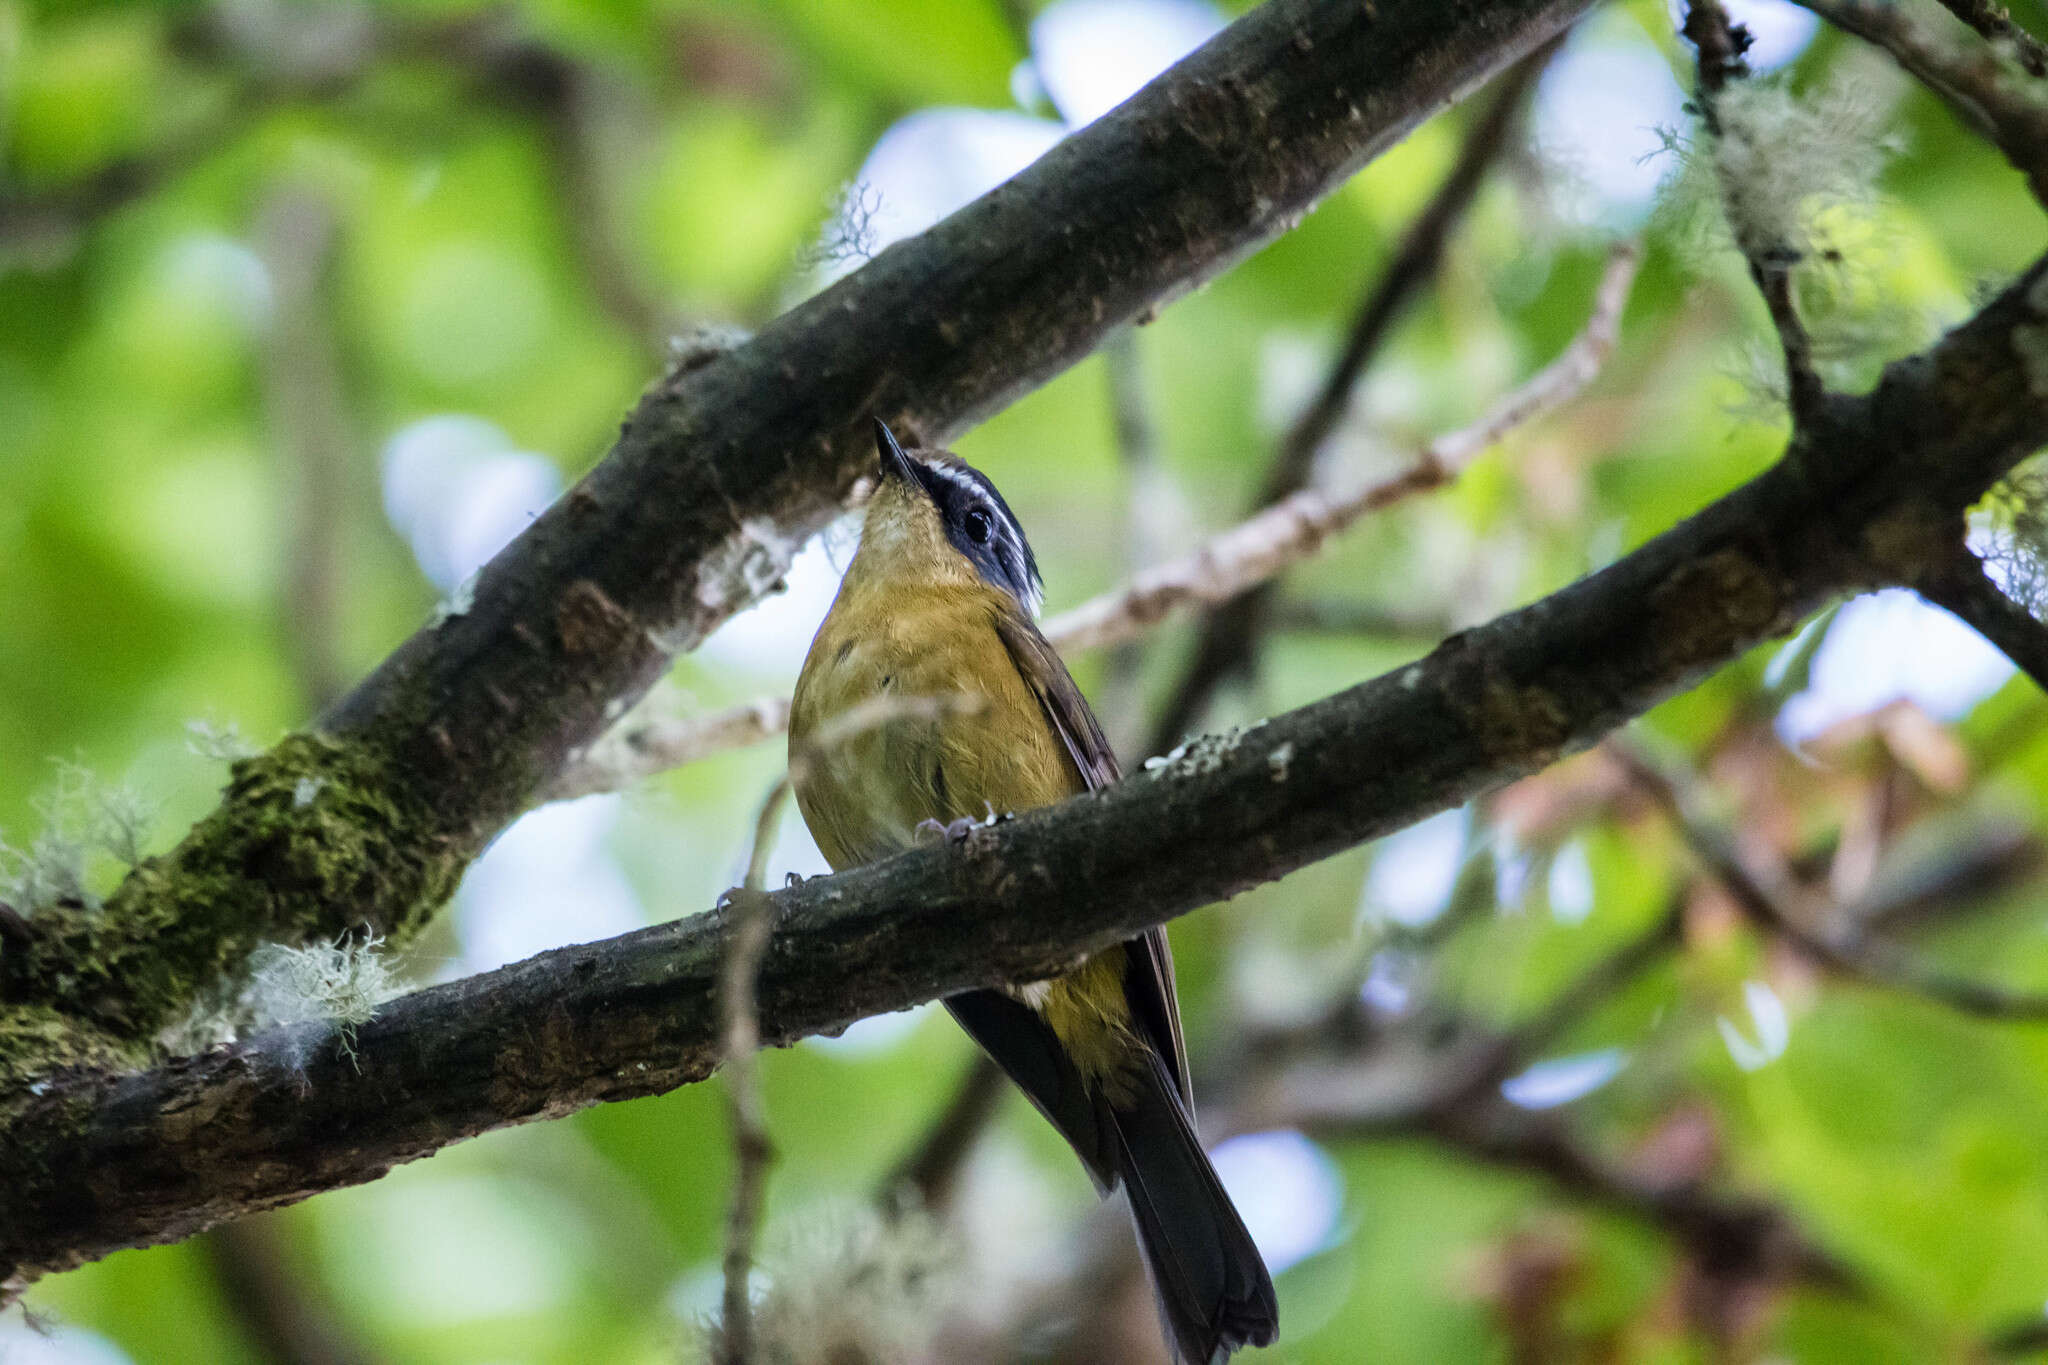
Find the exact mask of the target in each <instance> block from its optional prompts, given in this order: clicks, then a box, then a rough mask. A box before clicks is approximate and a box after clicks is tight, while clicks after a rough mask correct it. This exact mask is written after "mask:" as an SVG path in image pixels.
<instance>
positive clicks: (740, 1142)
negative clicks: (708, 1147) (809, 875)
mask: <svg viewBox="0 0 2048 1365" xmlns="http://www.w3.org/2000/svg"><path fill="white" fill-rule="evenodd" d="M981 706H982V700H981V698H979V697H969V696H938V697H898V696H879V697H871V698H869V699H868V700H867V701H864V702H862V703H860V704H859V705H857V706H853V707H849V708H848V709H847V710H845V711H843V712H841V713H840V714H839V715H837V716H835V717H834V718H833V719H832V720H830V721H828V722H827V723H826V724H824V725H822V726H820V727H819V728H818V732H817V734H816V735H814V736H813V737H812V739H811V741H810V743H808V744H807V745H805V746H804V747H803V748H802V749H800V750H799V751H797V752H795V753H792V754H791V755H790V759H789V769H788V771H787V772H785V773H784V774H783V775H782V776H781V777H779V778H777V779H776V780H775V784H774V785H773V786H772V787H770V788H769V789H768V795H767V796H766V797H764V798H763V799H762V801H761V811H760V814H759V815H757V816H756V817H755V818H754V841H753V846H752V850H751V852H750V853H749V854H748V856H747V876H746V882H745V884H744V885H742V886H741V887H739V888H737V889H736V890H734V891H733V892H731V893H729V899H728V901H727V905H728V907H729V908H730V910H731V912H732V916H733V919H732V930H731V942H730V945H729V946H728V947H727V949H726V954H725V960H724V962H723V963H722V964H721V965H720V970H719V1017H720V1020H721V1021H722V1026H723V1039H724V1042H723V1048H722V1052H723V1064H722V1069H723V1071H724V1073H725V1093H726V1102H727V1109H728V1112H729V1114H730V1116H731V1122H732V1140H733V1158H734V1162H733V1179H732V1202H731V1205H730V1206H729V1208H728V1210H727V1213H726V1220H725V1255H724V1272H725V1294H724V1304H723V1308H722V1313H721V1317H720V1321H719V1331H718V1350H717V1355H718V1360H719V1365H748V1362H749V1361H750V1360H751V1359H752V1354H753V1297H752V1294H751V1291H750V1289H749V1286H748V1283H747V1280H748V1276H749V1274H750V1273H751V1272H752V1270H753V1264H754V1243H755V1240H756V1238H757V1235H758V1233H759V1231H760V1224H761V1202H762V1196H763V1194H764V1193H765V1189H766V1183H767V1174H768V1163H769V1162H770V1161H772V1160H773V1159H774V1156H775V1146H774V1143H773V1142H772V1141H771V1140H770V1138H769V1134H768V1121H767V1116H766V1114H765V1112H764V1110H763V1107H762V1103H761V1088H760V1080H759V1077H758V1074H757V1070H756V1066H755V1053H756V1051H757V1050H758V1049H759V1048H760V1046H761V1024H760V1016H759V1013H758V1011H757V1009H756V1006H755V999H754V994H755V988H756V984H757V982H758V980H759V978H760V972H761V962H762V959H763V958H764V957H766V955H767V952H768V944H769V940H770V939H771V938H772V937H773V935H774V931H775V915H774V910H775V902H774V901H773V900H771V899H769V897H768V894H767V878H768V858H769V855H770V854H771V853H772V852H773V851H774V848H775V822H776V821H777V820H778V819H779V818H781V815H782V804H783V802H784V800H786V799H787V798H788V796H789V793H790V790H791V788H792V787H793V786H794V785H795V784H796V783H797V782H798V781H800V780H801V779H802V777H803V775H804V772H805V770H806V769H807V768H808V767H809V765H811V764H813V763H816V762H817V761H818V760H819V758H820V757H821V756H822V755H824V754H826V753H829V752H830V751H831V750H833V749H834V748H837V747H838V746H839V745H842V744H844V743H846V742H847V741H848V740H850V739H853V738H855V737H857V736H859V735H863V734H866V733H868V732H869V731H871V730H876V729H879V728H881V727H882V726H885V725H891V724H895V723H896V722H899V721H903V720H935V719H938V718H940V717H944V716H956V715H962V714H971V713H973V712H974V711H977V710H979V709H980V707H981Z"/></svg>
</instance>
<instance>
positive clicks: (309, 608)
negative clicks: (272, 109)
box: [257, 186, 354, 712]
mask: <svg viewBox="0 0 2048 1365" xmlns="http://www.w3.org/2000/svg"><path fill="white" fill-rule="evenodd" d="M257 236H258V238H259V240H260V242H261V244H262V252H263V258H264V262H265V264H267V265H268V266H269V267H270V278H271V280H272V282H273V287H274V289H275V292H276V299H277V308H276V314H275V317H274V320H273V322H272V324H271V330H270V336H269V338H268V339H267V345H266V347H265V352H264V359H265V363H264V366H263V389H264V406H265V408H266V409H267V411H268V413H269V418H270V426H271V431H272V438H273V439H274V440H275V441H276V443H277V445H278V447H279V451H280V454H281V456H282V457H283V458H284V459H285V460H286V461H287V462H288V463H289V466H290V471H289V477H287V478H286V479H284V480H283V481H282V482H284V483H285V485H286V486H287V487H288V488H289V489H290V494H289V496H290V505H289V507H288V509H287V510H286V514H285V524H286V525H288V526H290V527H291V528H292V534H291V536H290V537H289V538H288V539H287V541H286V544H285V547H284V553H285V555H286V556H287V559H286V563H285V565H284V577H285V590H284V602H283V608H284V610H283V616H284V620H283V621H282V622H281V623H280V624H281V628H282V630H283V633H284V637H285V643H286V649H287V652H288V654H289V656H290V658H291V660H292V669H293V672H294V673H295V674H296V675H297V677H298V680H299V688H300V690H301V691H302V692H303V693H304V694H305V699H306V701H307V702H308V703H310V705H311V707H312V709H313V710H314V711H316V712H317V711H320V710H323V709H324V708H326V707H327V706H328V705H330V704H331V703H332V702H333V701H334V700H335V698H337V697H339V696H340V695H341V692H342V689H343V687H344V686H346V684H347V682H348V674H347V670H346V668H345V667H344V666H343V664H342V662H341V658H340V637H341V628H340V627H341V621H340V613H341V591H342V581H341V576H342V559H343V554H344V550H343V544H342V539H343V532H344V531H345V530H346V529H347V525H348V520H347V509H348V501H349V499H348V471H349V469H350V467H351V465H352V464H353V463H354V461H353V453H354V452H353V450H352V446H353V435H352V432H351V422H350V419H349V405H348V398H347V395H346V394H345V393H344V392H343V388H342V381H341V366H340V363H339V360H338V358H337V356H336V354H335V345H334V337H333V335H332V333H331V330H330V328H329V326H328V319H327V310H326V306H325V299H324V293H323V291H324V287H325V280H326V277H327V271H328V268H329V265H330V264H331V262H332V260H333V256H334V241H335V222H334V211H333V207H332V205H330V204H329V203H328V202H327V201H326V199H325V197H324V196H323V195H322V194H321V193H320V192H319V191H317V190H315V189H313V188H311V187H309V186H293V187H289V188H286V189H282V190H279V191H278V192H277V193H275V194H273V195H272V196H271V198H270V199H269V201H268V202H267V203H266V204H265V205H264V207H263V210H262V212H261V213H260V214H259V215H258V230H257Z"/></svg>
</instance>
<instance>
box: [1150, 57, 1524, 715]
mask: <svg viewBox="0 0 2048 1365" xmlns="http://www.w3.org/2000/svg"><path fill="white" fill-rule="evenodd" d="M1556 51H1557V43H1556V42H1551V43H1547V44H1545V45H1544V46H1543V47H1542V48H1540V49H1538V50H1537V51H1536V52H1533V53H1531V54H1530V55H1529V56H1527V57H1525V58H1523V59H1522V60H1521V61H1520V62H1519V63H1517V64H1516V65H1515V66H1514V67H1513V68H1512V69H1510V70H1509V71H1508V72H1507V74H1506V75H1504V76H1503V77H1501V79H1500V82H1499V88H1498V90H1497V91H1496V92H1495V93H1494V96H1493V99H1492V102H1491V103H1490V104H1488V105H1487V107H1486V109H1485V110H1484V112H1482V113H1481V114H1480V116H1479V120H1478V122H1477V123H1475V124H1474V125H1473V127H1472V131H1471V132H1470V133H1469V134H1468V135H1467V136H1466V138H1465V144H1464V147H1463V148H1462V149H1461V150H1460V151H1459V153H1458V159H1457V162H1456V163H1455V164H1454V165H1453V166H1452V167H1451V172H1450V174H1449V175H1448V176H1446V177H1445V178H1444V182H1443V184H1442V185H1441V186H1439V187H1438V189H1437V192H1436V194H1435V195H1434V196H1433V197H1432V198H1431V199H1430V201H1429V203H1428V205H1427V206H1426V207H1424V209H1423V210H1422V213H1421V215H1420V216H1419V217H1417V218H1416V220H1415V222H1414V223H1413V224H1412V225H1410V227H1409V229H1408V231H1407V234H1406V235H1405V236H1404V237H1403V238H1402V239H1401V245H1400V247H1399V249H1398V250H1397V251H1396V252H1395V253H1394V259H1393V260H1392V261H1391V262H1389V263H1388V265H1387V268H1386V270H1385V271H1384V272H1382V273H1381V275H1380V276H1379V277H1378V279H1377V280H1375V281H1374V282H1373V284H1372V285H1371V287H1370V288H1368V289H1367V291H1366V293H1365V295H1364V297H1363V298H1361V299H1360V300H1359V304H1358V308H1357V311H1356V312H1355V313H1354V315H1353V319H1352V323H1351V329H1350V331H1349V333H1348V334H1347V335H1346V336H1345V338H1344V345H1343V347H1342V349H1341V350H1339V351H1338V353H1337V358H1336V360H1335V361H1334V362H1332V364H1331V366H1330V369H1329V371H1328V373H1327V374H1325V375H1324V376H1323V382H1322V386H1321V387H1320V388H1319V389H1318V390H1317V392H1316V396H1315V398H1314V399H1313V400H1312V401H1311V402H1310V403H1309V405H1308V406H1307V407H1306V408H1305V409H1303V410H1302V412H1301V414H1300V416H1298V417H1297V418H1296V419H1295V420H1294V423H1293V425H1292V426H1290V427H1289V428H1288V430H1287V433H1286V435H1285V436H1283V437H1282V438H1281V441H1280V445H1279V447H1278V449H1277V450H1276V451H1275V452H1274V455H1273V462H1272V464H1271V466H1270V467H1269V468H1268V469H1267V471H1266V477H1265V479H1264V481H1263V482H1262V484H1261V486H1260V488H1259V491H1258V493H1257V494H1256V496H1255V497H1254V498H1253V501H1252V506H1251V509H1250V511H1251V513H1252V514H1256V513H1257V512H1258V511H1259V510H1260V509H1262V508H1267V507H1271V506H1273V505H1274V504H1276V503H1278V502H1280V501H1281V500H1282V499H1285V498H1288V497H1291V496H1293V495H1294V494H1296V493H1298V492H1300V491H1302V490H1303V489H1304V488H1307V487H1308V486H1309V484H1310V483H1311V482H1312V480H1313V477H1314V474H1315V464H1316V457H1317V456H1318V455H1319V454H1321V453H1322V449H1323V447H1324V445H1325V444H1327V443H1328V441H1329V439H1330V436H1331V434H1332V433H1334V432H1335V431H1336V430H1337V428H1338V426H1339V425H1340V424H1341V423H1342V422H1343V420H1344V418H1345V415H1346V414H1347V413H1349V412H1350V410H1351V404H1352V397H1353V395H1354V393H1355V392H1356V391H1357V388H1358V379H1359V376H1360V375H1361V374H1363V373H1364V372H1365V368H1366V366H1367V365H1368V364H1370V363H1371V361H1372V358H1373V356H1375V355H1377V354H1378V353H1379V349H1380V346H1381V345H1382V344H1383V343H1384V342H1385V341H1386V339H1387V337H1388V336H1389V335H1390V334H1391V333H1392V331H1393V327H1394V323H1395V322H1396V321H1397V320H1399V318H1400V317H1401V316H1402V314H1403V313H1404V312H1405V311H1406V309H1407V307H1408V304H1409V302H1410V301H1411V300H1412V299H1413V298H1414V297H1415V295H1416V294H1417V293H1418V292H1420V291H1421V289H1422V288H1423V287H1424V286H1425V285H1426V284H1428V283H1429V281H1430V280H1431V279H1433V278H1435V276H1436V273H1437V267H1438V266H1439V265H1440V264H1441V263H1442V261H1443V256H1444V250H1445V247H1446V246H1447V245H1448V244H1449V242H1450V238H1451V232H1452V230H1453V229H1454V228H1455V227H1456V226H1457V224H1458V222H1459V220H1460V219H1462V218H1463V217H1464V215H1465V211H1466V210H1467V209H1468V208H1470V207H1471V204H1472V201H1473V199H1474V198H1476V197H1477V195H1478V192H1479V187H1480V185H1481V184H1483V183H1484V182H1485V180H1486V174H1487V172H1488V170H1490V169H1491V168H1492V166H1493V164H1494V162H1495V161H1497V160H1498V159H1499V158H1500V156H1501V153H1502V152H1503V150H1504V149H1505V148H1506V147H1507V145H1508V142H1509V139H1510V135H1511V134H1512V133H1513V132H1514V130H1515V127H1516V125H1517V124H1518V123H1519V121H1520V117H1521V113H1522V107H1523V105H1524V104H1525V102H1526V101H1527V98H1528V94H1529V90H1530V88H1531V87H1533V86H1534V85H1535V83H1536V79H1537V77H1538V76H1540V75H1541V74H1542V73H1543V69H1544V67H1545V66H1547V65H1548V64H1549V62H1550V59H1551V57H1552V56H1553V55H1555V53H1556ZM1271 605H1272V604H1271V602H1270V600H1269V593H1268V592H1266V591H1253V592H1248V593H1245V594H1243V595H1242V596H1240V597H1238V598H1236V599H1234V600H1232V601H1230V602H1228V603H1227V604H1224V605H1222V606H1220V607H1219V608H1218V609H1217V610H1216V611H1214V612H1212V613H1211V614H1210V615H1209V617H1208V619H1207V620H1205V621H1204V622H1203V624H1202V629H1201V633H1200V634H1199V635H1198V636H1197V638H1196V640H1195V643H1194V647H1193V649H1192V650H1191V651H1190V653H1189V656H1188V662H1187V664H1186V665H1185V667H1184V668H1183V670H1182V672H1181V676H1180V680H1179V682H1178V683H1176V684H1175V686H1174V687H1173V688H1172V689H1171V690H1170V691H1169V692H1168V693H1167V699H1166V702H1165V704H1164V705H1163V706H1162V707H1161V708H1160V713H1159V718H1158V720H1157V721H1156V722H1155V723H1154V725H1153V732H1152V740H1151V743H1150V745H1149V752H1152V753H1161V752H1164V751H1165V750H1167V749H1169V748H1171V747H1172V746H1173V745H1174V744H1176V743H1178V742H1179V740H1180V737H1181V735H1182V733H1183V732H1185V731H1186V730H1188V729H1190V728H1192V727H1193V725H1194V724H1195V723H1196V722H1197V721H1198V720H1199V718H1200V717H1201V715H1202V714H1203V712H1205V711H1206V710H1207V709H1208V703H1209V698H1210V697H1211V696H1213V695H1214V694H1215V691H1216V689H1217V688H1218V687H1219V686H1221V685H1222V684H1223V683H1225V682H1227V681H1228V680H1229V679H1230V678H1231V677H1232V676H1234V675H1236V674H1238V673H1241V672H1242V671H1243V670H1244V668H1245V667H1246V665H1247V664H1248V663H1249V662H1250V660H1251V658H1252V655H1253V653H1254V651H1255V650H1256V648H1257V639H1258V635H1259V633H1260V631H1261V629H1262V628H1263V624H1264V618H1265V615H1266V611H1267V609H1268V608H1269V607H1270V606H1271Z"/></svg>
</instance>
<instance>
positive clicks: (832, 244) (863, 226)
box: [799, 180, 882, 269]
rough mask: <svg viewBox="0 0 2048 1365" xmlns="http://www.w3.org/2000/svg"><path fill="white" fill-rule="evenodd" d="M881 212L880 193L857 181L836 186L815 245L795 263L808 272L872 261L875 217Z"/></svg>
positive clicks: (863, 182)
mask: <svg viewBox="0 0 2048 1365" xmlns="http://www.w3.org/2000/svg"><path fill="white" fill-rule="evenodd" d="M881 211H882V192H881V191H880V190H878V189H876V188H875V187H874V186H872V185H870V184H868V183H867V182H865V181H861V180H849V181H847V182H846V183H845V184H844V185H842V186H840V189H839V193H838V194H837V195H836V196H835V197H834V199H833V201H832V207H831V210H830V212H829V213H828V214H827V216H826V219H825V225H824V227H823V228H822V229H820V231H819V233H818V240H817V242H816V243H815V244H814V245H813V246H812V247H811V249H810V250H809V251H807V252H805V253H804V254H803V256H802V257H801V258H800V261H799V263H800V264H802V265H803V266H805V267H807V268H810V269H817V268H819V267H821V266H827V265H835V264H838V263H840V262H850V261H865V260H870V259H872V258H873V256H874V254H875V244H876V242H877V241H878V240H879V238H878V235H877V232H876V228H875V217H876V215H877V214H879V213H880V212H881Z"/></svg>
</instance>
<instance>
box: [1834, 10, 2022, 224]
mask: <svg viewBox="0 0 2048 1365" xmlns="http://www.w3.org/2000/svg"><path fill="white" fill-rule="evenodd" d="M1799 3H1800V4H1802V5H1804V6H1805V7H1806V8H1808V9H1810V10H1812V11H1813V12H1814V13H1815V14H1818V15H1820V16H1821V17H1823V18H1825V19H1826V20H1827V21H1828V22H1829V23H1831V24H1833V25H1834V26H1835V27H1836V28H1839V29H1841V30H1842V31H1843V32H1845V33H1853V34H1855V35H1856V36H1857V37H1858V38H1861V39H1863V41H1865V42H1867V43H1869V44H1871V45H1872V46H1874V47H1880V48H1883V49H1884V50H1885V51H1886V52H1888V53H1890V54H1891V57H1892V60H1894V61H1896V62H1897V63H1898V64H1899V66H1900V67H1901V68H1903V69H1904V70H1905V71H1906V72H1907V73H1908V74H1910V75H1911V76H1912V77H1913V78H1914V79H1915V80H1917V81H1919V82H1920V83H1921V84H1922V85H1924V86H1926V87H1927V88H1928V89H1929V90H1930V91H1932V92H1933V93H1934V94H1935V96H1936V97H1937V98H1939V99H1940V100H1941V102H1942V103H1943V104H1946V105H1947V106H1948V107H1949V108H1950V110H1952V111H1953V112H1954V113H1955V115H1956V117H1957V118H1959V119H1961V120H1962V121H1963V122H1964V123H1965V124H1966V125H1968V126H1969V127H1970V128H1972V129H1974V130H1975V131H1976V132H1977V133H1978V134H1979V135H1980V136H1982V137H1983V138H1984V139H1985V140H1986V141H1988V142H1990V143H1991V144H1992V145H1993V146H1994V147H1996V148H1998V150H1999V151H2000V152H2002V153H2004V154H2005V158H2006V160H2007V161H2010V162H2011V163H2012V165H2013V167H2014V169H2016V170H2018V171H2019V172H2020V174H2022V175H2024V176H2025V177H2026V178H2027V187H2028V188H2029V189H2031V190H2032V191H2033V193H2034V198H2035V199H2036V200H2037V201H2038V202H2040V203H2041V204H2043V205H2044V206H2048V100H2044V98H2043V96H2042V92H2040V91H2038V90H2036V89H2035V88H2033V87H2032V86H2031V85H2029V84H2028V83H2026V82H2025V81H2024V80H2023V79H2019V78H2017V76H2016V73H2014V72H2013V71H2012V70H2011V69H2010V68H2008V67H2007V66H2005V65H2004V64H2003V63H2002V62H2000V61H1999V59H1998V54H1997V53H1996V52H1995V51H1993V50H1992V49H1991V48H1990V47H1987V46H1983V45H1980V44H1977V43H1974V42H1973V43H1971V44H1970V50H1967V51H1965V50H1962V49H1958V48H1956V47H1955V46H1953V45H1952V44H1950V43H1948V42H1945V41H1944V40H1942V39H1941V38H1938V37H1936V36H1935V35H1934V34H1933V33H1932V32H1930V31H1929V30H1928V29H1926V28H1925V27H1924V26H1922V25H1921V24H1920V23H1919V22H1918V21H1917V20H1915V19H1914V18H1913V16H1912V15H1910V14H1908V13H1907V12H1906V11H1905V10H1904V9H1902V8H1900V7H1899V6H1897V5H1891V4H1884V5H1880V4H1874V3H1872V2H1871V0H1799ZM2035 46H2036V48H2038V47H2039V44H2036V45H2035Z"/></svg>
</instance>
